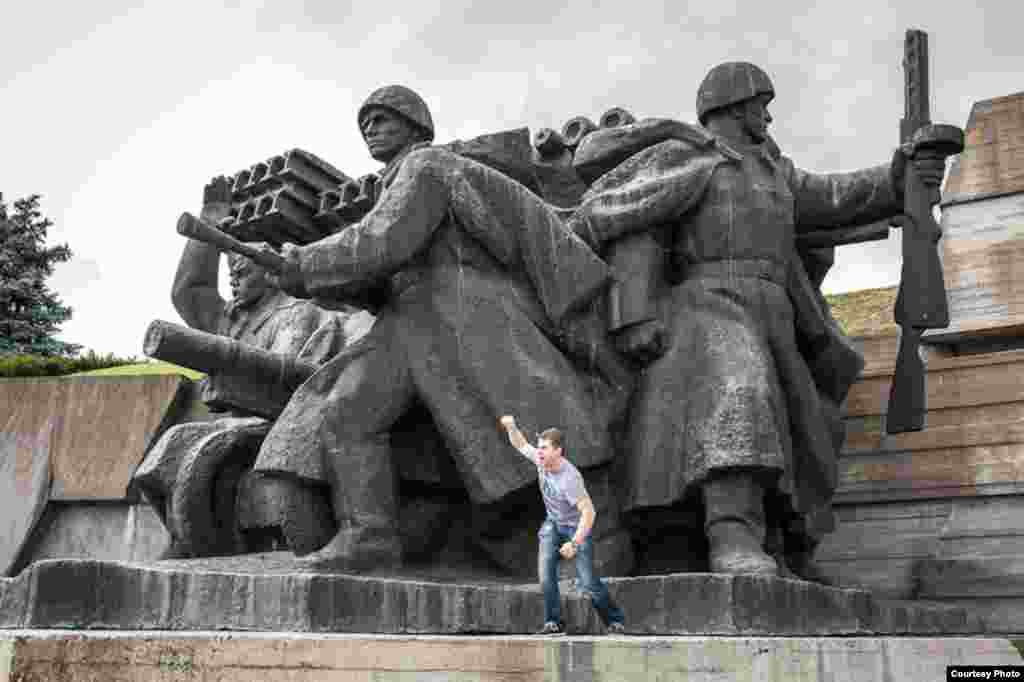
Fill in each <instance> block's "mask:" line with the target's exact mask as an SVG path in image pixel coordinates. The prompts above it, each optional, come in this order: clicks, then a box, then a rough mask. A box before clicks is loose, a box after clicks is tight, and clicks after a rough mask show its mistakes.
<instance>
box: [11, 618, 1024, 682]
mask: <svg viewBox="0 0 1024 682" xmlns="http://www.w3.org/2000/svg"><path fill="white" fill-rule="evenodd" d="M1018 646H1021V643H1020V642H1017V643H1015V642H1014V641H1012V640H1010V639H1006V638H999V637H991V638H968V637H882V638H873V637H872V638H868V637H850V638H840V637H578V636H570V637H559V638H543V637H532V636H518V637H517V636H503V637H494V636H489V637H485V636H481V637H465V636H455V637H445V636H437V635H432V636H431V635H419V636H409V635H404V636H403V635H390V636H389V635H323V634H321V635H310V634H294V635H281V634H262V633H175V632H110V631H92V632H69V631H52V630H51V631H40V630H21V631H8V632H6V633H0V682H14V681H15V680H17V681H18V682H35V681H36V680H47V681H48V682H68V681H71V680H104V682H134V681H136V680H139V681H142V680H146V681H149V680H182V681H184V680H204V681H205V680H217V681H218V682H236V681H237V682H242V681H245V682H249V681H250V680H289V681H290V682H320V681H321V680H322V681H324V682H326V681H328V680H329V681H330V682H346V681H348V680H359V681H360V682H367V681H369V680H374V681H375V682H390V681H395V682H412V681H413V680H416V681H420V680H458V681H460V682H469V681H473V682H485V681H486V682H490V681H495V682H497V681H499V680H500V681H502V682H510V681H512V680H552V681H554V680H559V681H561V680H598V681H600V680H688V681H689V682H705V681H707V682H710V681H711V680H714V681H716V682H718V681H720V680H730V681H732V680H737V681H742V682H776V681H779V682H781V681H783V680H785V681H786V682H817V681H819V680H821V681H825V680H830V681H831V680H844V681H847V682H878V681H879V680H893V681H897V680H945V679H947V677H946V667H947V666H950V665H975V666H976V665H997V666H1011V665H1017V666H1020V665H1022V664H1024V658H1022V657H1021V654H1020V652H1019V650H1018Z"/></svg>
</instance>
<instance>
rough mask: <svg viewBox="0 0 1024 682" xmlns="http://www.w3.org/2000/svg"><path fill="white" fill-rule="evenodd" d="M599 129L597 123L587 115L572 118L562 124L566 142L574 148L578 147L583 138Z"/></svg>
mask: <svg viewBox="0 0 1024 682" xmlns="http://www.w3.org/2000/svg"><path fill="white" fill-rule="evenodd" d="M595 130H597V125H596V124H595V123H594V122H593V121H591V120H590V119H589V118H587V117H586V116H576V117H574V118H570V119H569V120H568V121H566V122H565V125H563V126H562V137H564V138H565V143H566V144H567V145H568V146H569V147H570V148H572V149H576V147H578V146H579V144H580V142H582V141H583V138H584V137H586V136H587V135H589V134H590V133H592V132H594V131H595Z"/></svg>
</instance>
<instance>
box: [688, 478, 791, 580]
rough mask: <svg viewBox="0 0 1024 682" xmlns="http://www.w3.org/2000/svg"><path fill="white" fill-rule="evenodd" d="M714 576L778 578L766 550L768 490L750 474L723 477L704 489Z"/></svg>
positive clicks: (706, 523) (714, 480)
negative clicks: (769, 576) (765, 498)
mask: <svg viewBox="0 0 1024 682" xmlns="http://www.w3.org/2000/svg"><path fill="white" fill-rule="evenodd" d="M703 490H704V505H705V526H704V528H705V532H706V533H707V536H708V543H709V545H710V556H709V564H710V570H711V572H712V573H733V574H736V573H755V574H759V575H778V574H779V568H778V565H777V564H776V563H775V560H774V559H773V558H772V557H771V556H769V555H768V554H767V553H766V552H765V550H764V541H765V522H764V489H763V488H762V487H761V485H760V484H758V483H757V481H756V480H755V479H754V476H753V475H752V474H749V473H733V472H730V473H727V474H720V475H718V476H715V477H714V478H712V479H710V480H709V481H708V482H707V483H705V484H704V486H703Z"/></svg>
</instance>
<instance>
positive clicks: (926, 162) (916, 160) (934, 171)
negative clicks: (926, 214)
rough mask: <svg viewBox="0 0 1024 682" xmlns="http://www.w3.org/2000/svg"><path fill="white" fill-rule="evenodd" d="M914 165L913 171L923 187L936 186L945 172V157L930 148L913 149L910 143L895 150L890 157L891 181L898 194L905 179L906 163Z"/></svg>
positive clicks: (901, 190) (940, 182)
mask: <svg viewBox="0 0 1024 682" xmlns="http://www.w3.org/2000/svg"><path fill="white" fill-rule="evenodd" d="M908 162H909V163H912V164H913V165H914V171H915V172H916V173H917V175H918V177H919V178H921V182H922V183H923V184H924V186H925V187H933V188H934V187H938V186H939V185H940V184H942V178H943V177H944V176H945V174H946V159H945V157H944V156H943V155H942V154H939V153H936V152H935V151H933V150H930V149H919V150H917V151H914V149H913V148H912V147H911V146H910V145H904V146H903V147H901V148H900V149H897V150H896V153H895V154H894V155H893V159H892V169H891V173H892V182H893V186H894V187H895V188H896V191H897V192H898V194H899V195H901V196H902V194H903V183H904V181H905V179H906V168H907V163H908Z"/></svg>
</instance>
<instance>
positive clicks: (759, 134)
mask: <svg viewBox="0 0 1024 682" xmlns="http://www.w3.org/2000/svg"><path fill="white" fill-rule="evenodd" d="M771 101H772V98H771V95H768V94H760V95H757V96H756V97H751V98H750V99H748V100H746V101H745V102H743V106H742V107H741V109H740V113H741V118H740V125H741V127H742V128H743V132H745V133H746V134H747V135H749V136H750V139H751V140H753V141H754V142H756V143H758V144H761V143H762V142H764V141H765V140H766V139H768V124H769V123H771V122H772V115H771V114H769V113H768V103H769V102H771Z"/></svg>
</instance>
